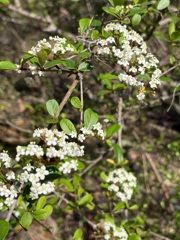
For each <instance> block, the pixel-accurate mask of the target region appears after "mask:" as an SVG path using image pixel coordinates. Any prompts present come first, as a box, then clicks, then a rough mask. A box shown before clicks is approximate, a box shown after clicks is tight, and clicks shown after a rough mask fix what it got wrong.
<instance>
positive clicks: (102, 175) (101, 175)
mask: <svg viewBox="0 0 180 240" xmlns="http://www.w3.org/2000/svg"><path fill="white" fill-rule="evenodd" d="M100 177H101V178H102V179H103V180H104V181H106V179H107V175H106V174H105V172H101V173H100Z"/></svg>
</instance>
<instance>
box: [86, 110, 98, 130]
mask: <svg viewBox="0 0 180 240" xmlns="http://www.w3.org/2000/svg"><path fill="white" fill-rule="evenodd" d="M98 118H99V117H98V114H97V113H95V112H93V110H92V109H91V108H88V109H86V110H85V112H84V126H85V128H87V129H89V130H91V129H92V128H93V125H95V124H96V123H97V122H98Z"/></svg>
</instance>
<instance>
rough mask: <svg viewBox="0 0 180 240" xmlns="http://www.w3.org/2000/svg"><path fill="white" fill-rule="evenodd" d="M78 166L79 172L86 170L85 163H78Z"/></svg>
mask: <svg viewBox="0 0 180 240" xmlns="http://www.w3.org/2000/svg"><path fill="white" fill-rule="evenodd" d="M77 164H78V166H77V168H78V170H83V169H84V168H85V165H84V163H83V162H80V161H78V162H77Z"/></svg>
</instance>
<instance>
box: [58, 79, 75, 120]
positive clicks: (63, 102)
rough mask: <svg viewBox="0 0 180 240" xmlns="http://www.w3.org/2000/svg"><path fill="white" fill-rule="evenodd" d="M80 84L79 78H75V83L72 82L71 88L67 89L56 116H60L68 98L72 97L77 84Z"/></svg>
mask: <svg viewBox="0 0 180 240" xmlns="http://www.w3.org/2000/svg"><path fill="white" fill-rule="evenodd" d="M77 84H78V80H74V81H73V83H72V84H71V87H70V88H69V90H68V91H67V93H66V95H65V96H64V98H63V100H62V101H61V103H60V105H59V109H58V112H57V114H56V118H58V117H59V114H60V113H61V111H62V109H63V107H64V105H65V104H66V102H67V100H68V99H69V98H70V96H71V94H72V92H73V90H74V89H75V87H76V85H77Z"/></svg>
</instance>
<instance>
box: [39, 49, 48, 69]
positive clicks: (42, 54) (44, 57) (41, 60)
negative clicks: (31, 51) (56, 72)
mask: <svg viewBox="0 0 180 240" xmlns="http://www.w3.org/2000/svg"><path fill="white" fill-rule="evenodd" d="M37 57H38V61H39V64H40V65H41V66H43V65H44V63H45V61H46V60H47V58H48V54H47V52H46V50H45V49H42V50H40V51H39V52H38V53H37Z"/></svg>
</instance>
